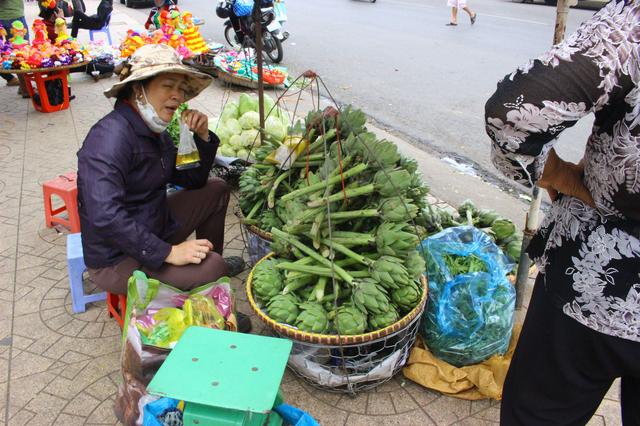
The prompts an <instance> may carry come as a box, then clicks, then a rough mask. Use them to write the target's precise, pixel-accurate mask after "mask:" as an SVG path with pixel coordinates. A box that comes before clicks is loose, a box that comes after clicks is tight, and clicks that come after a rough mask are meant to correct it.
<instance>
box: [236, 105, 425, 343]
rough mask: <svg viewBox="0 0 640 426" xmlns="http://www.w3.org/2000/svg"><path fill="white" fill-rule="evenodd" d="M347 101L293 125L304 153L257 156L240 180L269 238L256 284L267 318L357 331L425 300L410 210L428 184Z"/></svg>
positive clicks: (252, 214) (247, 209)
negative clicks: (278, 158)
mask: <svg viewBox="0 0 640 426" xmlns="http://www.w3.org/2000/svg"><path fill="white" fill-rule="evenodd" d="M365 124H366V123H365V118H364V114H363V113H362V112H361V111H358V110H354V109H352V108H350V107H347V108H344V109H343V110H342V111H340V112H338V111H337V110H334V109H332V108H329V109H326V110H324V111H314V112H312V113H310V114H309V115H308V116H307V118H306V120H305V123H304V124H301V123H298V124H297V125H296V126H294V127H293V128H291V129H290V132H289V133H290V134H289V137H290V138H299V139H297V140H298V141H299V143H300V144H301V145H302V146H303V149H300V150H297V151H296V154H297V158H296V159H295V160H294V161H291V162H290V163H289V164H288V166H290V167H283V164H282V163H280V164H274V162H273V161H272V160H273V157H274V156H273V154H272V153H267V152H266V151H264V152H258V153H257V154H256V157H257V158H258V163H257V164H256V165H254V166H252V167H250V168H249V169H248V170H247V171H246V172H245V173H244V174H243V175H242V176H241V178H240V192H241V196H240V205H241V208H242V211H243V213H244V215H245V222H246V223H250V224H254V225H256V226H258V227H260V228H262V229H264V230H266V231H270V232H271V233H272V234H273V238H274V242H273V244H272V249H273V251H274V252H275V256H273V257H272V258H270V259H268V260H264V261H262V262H260V263H259V264H258V265H257V266H256V267H255V268H254V271H253V279H252V287H253V288H252V290H253V294H254V296H255V298H256V300H257V302H258V304H259V305H260V307H261V309H263V311H264V312H265V313H266V314H267V315H268V316H269V317H270V318H272V319H273V320H275V321H277V322H280V323H284V324H288V325H291V326H295V327H297V328H299V329H301V330H304V331H308V332H313V333H321V334H327V333H329V334H340V335H354V334H361V333H365V332H369V331H375V330H379V329H381V328H385V327H387V326H389V325H391V324H393V323H395V322H397V321H398V320H399V319H400V318H402V317H403V316H404V315H406V314H407V313H408V312H410V311H411V310H413V309H414V308H415V307H416V305H418V303H419V302H420V301H421V299H422V296H423V288H422V284H421V282H420V277H421V276H422V275H423V274H424V271H425V263H424V258H423V256H421V254H420V253H418V251H417V248H416V247H417V245H418V242H419V238H418V230H417V227H416V226H415V224H414V220H415V219H416V216H417V215H418V214H419V213H420V211H421V210H423V209H426V208H427V207H428V206H427V204H426V195H427V192H428V188H427V187H426V186H425V185H424V184H423V183H422V179H421V178H420V176H419V174H418V172H417V164H416V162H415V161H413V160H409V159H406V158H404V157H402V156H401V155H400V153H399V152H398V149H397V147H396V146H395V145H394V144H393V143H391V142H389V141H386V140H381V139H378V138H377V137H376V136H375V135H374V134H373V133H370V132H368V131H367V129H366V127H365Z"/></svg>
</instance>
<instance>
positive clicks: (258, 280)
mask: <svg viewBox="0 0 640 426" xmlns="http://www.w3.org/2000/svg"><path fill="white" fill-rule="evenodd" d="M277 264H278V261H277V260H275V259H267V260H265V261H263V262H260V263H259V264H258V265H257V266H256V268H255V270H254V271H253V281H252V285H253V291H254V293H255V295H256V296H257V297H258V298H259V299H260V300H262V301H263V302H267V301H269V300H270V299H271V298H272V297H273V296H275V295H277V294H279V293H280V292H281V291H282V289H283V288H284V280H283V279H282V274H281V273H280V271H279V270H278V269H276V265H277Z"/></svg>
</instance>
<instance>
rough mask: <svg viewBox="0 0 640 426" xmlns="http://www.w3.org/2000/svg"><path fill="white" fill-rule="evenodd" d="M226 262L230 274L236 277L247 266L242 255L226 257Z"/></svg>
mask: <svg viewBox="0 0 640 426" xmlns="http://www.w3.org/2000/svg"><path fill="white" fill-rule="evenodd" d="M224 263H226V264H227V269H228V270H229V274H228V275H229V276H230V277H235V276H236V275H238V274H239V273H240V272H242V271H244V269H245V268H246V266H247V265H246V263H245V262H244V260H243V259H242V258H241V257H240V256H229V257H225V258H224Z"/></svg>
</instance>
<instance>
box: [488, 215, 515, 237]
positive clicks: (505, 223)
mask: <svg viewBox="0 0 640 426" xmlns="http://www.w3.org/2000/svg"><path fill="white" fill-rule="evenodd" d="M491 231H493V233H494V234H495V236H496V241H503V240H506V239H507V238H509V237H511V236H512V235H513V234H515V233H516V226H515V225H514V224H513V222H511V221H510V220H507V219H498V220H496V221H495V222H493V225H491Z"/></svg>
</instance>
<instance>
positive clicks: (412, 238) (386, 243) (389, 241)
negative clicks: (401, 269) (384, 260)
mask: <svg viewBox="0 0 640 426" xmlns="http://www.w3.org/2000/svg"><path fill="white" fill-rule="evenodd" d="M417 244H418V237H417V236H416V235H414V234H412V233H410V232H407V231H406V230H405V224H402V223H388V222H385V223H383V224H381V225H380V226H379V227H378V230H377V232H376V246H377V248H378V253H380V254H382V255H385V254H386V255H389V256H395V257H398V258H401V259H402V258H404V257H406V256H407V255H408V254H409V253H410V252H411V251H413V250H415V248H416V245H417Z"/></svg>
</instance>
